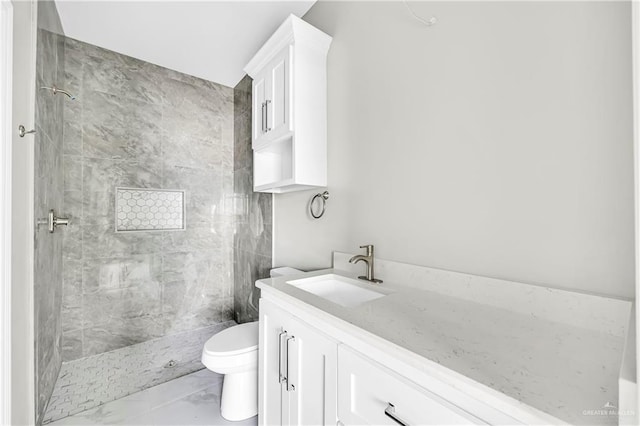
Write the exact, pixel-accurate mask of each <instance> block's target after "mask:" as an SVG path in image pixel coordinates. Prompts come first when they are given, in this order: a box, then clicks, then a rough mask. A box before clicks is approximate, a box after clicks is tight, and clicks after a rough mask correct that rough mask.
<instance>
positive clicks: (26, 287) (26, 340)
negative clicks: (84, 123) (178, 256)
mask: <svg viewBox="0 0 640 426" xmlns="http://www.w3.org/2000/svg"><path fill="white" fill-rule="evenodd" d="M0 1H9V2H10V3H11V5H12V9H13V31H12V37H13V41H12V44H11V45H12V50H13V52H12V53H13V54H12V56H11V62H12V66H11V69H12V86H11V92H12V99H11V100H12V104H11V110H12V112H11V115H12V116H11V123H10V124H9V129H8V134H9V135H10V138H11V139H10V140H11V159H10V162H11V169H12V170H11V191H10V197H11V202H10V205H11V226H10V229H11V246H10V249H11V251H10V256H9V261H10V262H11V281H10V283H11V286H10V287H11V302H10V303H11V321H10V326H11V341H10V351H11V361H10V362H11V375H12V376H13V378H14V379H13V380H11V393H10V395H12V396H13V398H11V401H10V402H11V421H10V422H9V423H8V424H24V425H31V424H35V399H36V395H35V393H36V392H35V389H36V378H35V376H36V375H35V340H34V335H35V333H34V332H35V330H34V323H35V320H34V318H35V316H34V299H33V296H34V280H33V275H34V254H35V250H34V246H35V242H34V232H35V219H34V190H35V187H34V181H35V173H34V170H35V161H34V159H35V144H34V138H33V135H27V136H26V137H24V138H21V137H19V136H18V125H20V124H22V125H24V126H25V127H26V128H27V129H33V128H34V125H35V123H34V122H35V91H36V42H37V23H38V3H37V0H0ZM4 131H6V126H4V127H3V128H2V130H1V131H0V132H4ZM5 402H6V400H5Z"/></svg>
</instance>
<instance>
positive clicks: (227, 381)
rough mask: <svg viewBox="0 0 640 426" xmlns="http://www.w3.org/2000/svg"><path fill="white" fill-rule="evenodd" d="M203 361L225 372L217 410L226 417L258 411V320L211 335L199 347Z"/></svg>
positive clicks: (235, 417) (216, 369)
mask: <svg viewBox="0 0 640 426" xmlns="http://www.w3.org/2000/svg"><path fill="white" fill-rule="evenodd" d="M202 363H203V364H204V366H205V367H207V368H208V369H209V370H211V371H214V372H216V373H220V374H224V375H225V376H224V383H223V384H222V397H221V398H220V413H221V414H222V417H224V418H225V419H227V420H232V421H237V420H244V419H248V418H249V417H253V416H255V415H256V414H258V322H257V321H255V322H248V323H246V324H240V325H236V326H233V327H229V328H227V329H226V330H222V331H221V332H220V333H218V334H216V335H214V336H213V337H212V338H210V339H209V340H207V343H205V345H204V349H203V350H202Z"/></svg>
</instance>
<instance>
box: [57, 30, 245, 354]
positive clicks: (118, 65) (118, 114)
mask: <svg viewBox="0 0 640 426" xmlns="http://www.w3.org/2000/svg"><path fill="white" fill-rule="evenodd" d="M65 66H66V69H65V71H66V74H65V76H66V78H65V83H64V85H65V86H66V88H68V90H70V91H72V92H74V93H75V94H77V97H78V100H77V101H75V102H67V103H65V123H64V172H65V176H64V202H65V213H67V214H68V215H69V216H70V219H71V225H70V226H69V227H68V229H67V230H65V234H64V236H65V239H64V249H63V253H64V268H63V269H64V289H63V307H62V312H63V315H62V317H63V323H62V327H63V360H64V361H71V360H76V359H79V358H83V357H88V356H92V355H96V354H100V353H104V352H108V351H112V350H115V349H119V348H123V347H127V346H129V345H133V344H137V343H140V342H145V341H149V340H151V339H155V338H160V337H164V336H169V335H172V334H176V333H182V332H185V331H189V330H197V329H201V328H203V327H208V326H212V325H215V324H219V323H223V322H226V321H228V320H230V319H232V318H233V302H234V299H233V266H232V263H233V245H234V239H233V223H234V214H233V211H232V210H233V209H231V208H230V207H229V206H230V205H232V201H233V190H234V179H233V172H234V164H233V149H234V145H233V144H234V139H233V126H234V122H233V113H234V111H233V109H234V105H233V102H234V98H233V89H231V88H228V87H225V86H221V85H219V84H215V83H211V82H208V81H204V80H201V79H197V78H194V77H190V76H187V75H184V74H180V73H178V72H175V71H171V70H168V69H165V68H162V67H158V66H155V65H152V64H149V63H146V62H143V61H140V60H137V59H134V58H131V57H127V56H124V55H121V54H118V53H115V52H112V51H109V50H105V49H101V48H98V47H96V46H93V45H89V44H86V43H82V42H79V41H76V40H72V39H69V38H67V39H66V46H65ZM117 186H122V187H143V188H165V189H183V190H185V191H186V201H185V204H186V230H184V231H150V232H120V233H116V232H114V218H115V212H114V209H115V205H114V204H115V201H114V200H115V188H116V187H117ZM168 361H169V360H165V362H168Z"/></svg>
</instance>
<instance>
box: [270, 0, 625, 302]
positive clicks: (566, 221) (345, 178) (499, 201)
mask: <svg viewBox="0 0 640 426" xmlns="http://www.w3.org/2000/svg"><path fill="white" fill-rule="evenodd" d="M413 8H414V9H415V11H416V13H418V15H420V16H423V17H429V16H431V15H432V14H434V15H436V16H437V17H438V19H439V22H438V24H437V25H436V26H435V27H432V28H426V27H424V26H423V25H422V24H420V23H419V22H417V21H416V20H414V19H413V18H412V17H411V16H410V15H409V14H408V12H407V10H406V9H405V7H404V6H403V4H402V3H400V2H393V3H386V2H373V3H365V2H325V1H321V2H319V3H317V4H316V5H315V6H314V7H313V8H312V9H311V10H310V11H309V12H308V13H307V15H305V17H304V19H305V20H307V21H308V22H310V23H311V24H313V25H315V26H317V27H318V28H320V29H322V30H324V31H325V32H327V33H328V34H330V35H333V37H334V40H333V44H332V47H331V50H330V52H329V60H328V97H329V99H328V109H329V114H328V120H329V128H328V135H329V191H330V193H331V198H330V200H329V203H328V209H327V213H326V215H325V217H324V218H322V219H321V220H318V221H314V220H312V219H310V218H309V216H308V214H307V213H306V211H307V208H306V206H307V203H308V200H309V198H310V197H311V196H312V194H313V192H308V191H307V192H302V193H293V194H285V195H277V196H276V197H275V203H274V212H275V220H274V264H275V265H276V266H280V265H290V266H295V267H301V268H318V267H326V266H329V265H330V262H331V257H330V256H331V251H332V250H342V251H356V250H358V248H357V247H358V245H360V244H365V243H371V244H375V245H376V251H377V257H380V258H384V259H390V260H396V261H402V262H407V263H413V264H418V265H426V266H431V267H436V268H443V269H449V270H454V271H460V272H467V273H472V274H477V275H484V276H491V277H498V278H504V279H510V280H516V281H522V282H529V283H542V284H548V285H551V286H556V287H565V288H573V289H580V290H584V291H592V292H598V293H605V294H610V295H619V296H632V295H633V294H634V217H633V211H634V208H633V157H632V154H633V151H632V150H633V141H632V137H633V135H632V132H633V125H632V90H631V81H632V80H631V17H630V4H629V3H622V2H609V3H604V2H601V3H595V2H584V3H578V2H567V3H551V2H514V3H506V2H496V3H484V2H473V3H460V2H451V3H448V4H447V3H440V2H439V3H431V2H418V3H415V4H413Z"/></svg>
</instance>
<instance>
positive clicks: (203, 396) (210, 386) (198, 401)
mask: <svg viewBox="0 0 640 426" xmlns="http://www.w3.org/2000/svg"><path fill="white" fill-rule="evenodd" d="M222 379H223V376H222V375H220V374H216V373H214V372H212V371H209V370H206V369H205V370H200V371H197V372H195V373H191V374H189V375H186V376H183V377H180V378H177V379H174V380H171V381H169V382H166V383H163V384H161V385H158V386H154V387H152V388H149V389H145V390H143V391H141V392H137V393H134V394H131V395H129V396H126V397H124V398H121V399H117V400H115V401H111V402H109V403H107V404H104V405H101V406H99V407H95V408H92V409H90V410H87V411H83V412H82V413H78V414H76V415H73V416H70V417H66V418H64V419H62V420H58V421H56V422H53V423H49V425H48V426H63V425H64V426H67V425H83V426H96V425H153V426H160V425H176V426H177V425H180V426H191V425H209V426H213V425H231V424H233V425H238V426H240V425H257V424H258V418H257V416H256V417H252V418H250V419H248V420H245V421H242V422H228V421H226V420H224V419H223V418H222V416H221V415H220V394H221V392H222Z"/></svg>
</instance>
